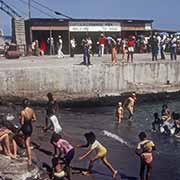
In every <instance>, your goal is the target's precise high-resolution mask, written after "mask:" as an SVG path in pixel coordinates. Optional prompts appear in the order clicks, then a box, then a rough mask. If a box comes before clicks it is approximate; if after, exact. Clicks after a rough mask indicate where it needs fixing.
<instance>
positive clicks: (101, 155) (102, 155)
mask: <svg viewBox="0 0 180 180" xmlns="http://www.w3.org/2000/svg"><path fill="white" fill-rule="evenodd" d="M84 136H85V138H86V140H87V144H86V145H77V147H79V148H83V147H89V146H90V150H89V151H87V152H86V153H85V154H84V155H82V156H81V157H79V160H83V159H84V158H86V157H87V156H88V155H89V154H91V153H92V152H93V151H94V150H95V151H96V156H95V157H94V158H92V159H91V160H90V162H89V167H88V171H85V172H83V174H84V175H89V174H90V173H91V169H92V167H93V164H94V162H95V161H96V160H101V161H102V162H103V164H104V165H105V166H107V167H108V168H109V169H110V171H111V172H112V177H113V178H115V177H116V175H117V173H118V171H117V170H115V169H114V168H113V167H112V165H111V164H110V163H109V162H108V161H107V159H106V155H107V149H106V148H105V147H104V146H103V145H102V144H101V143H100V142H99V141H98V140H96V136H95V134H94V133H93V132H89V133H86V134H84Z"/></svg>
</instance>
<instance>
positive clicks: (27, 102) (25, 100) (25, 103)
mask: <svg viewBox="0 0 180 180" xmlns="http://www.w3.org/2000/svg"><path fill="white" fill-rule="evenodd" d="M23 106H24V107H29V106H30V101H29V99H28V98H26V99H24V100H23Z"/></svg>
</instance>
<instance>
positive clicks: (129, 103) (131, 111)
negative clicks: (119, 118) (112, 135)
mask: <svg viewBox="0 0 180 180" xmlns="http://www.w3.org/2000/svg"><path fill="white" fill-rule="evenodd" d="M136 99H137V98H136V94H135V93H132V95H131V96H130V97H128V98H127V99H126V100H125V102H124V104H123V108H126V109H127V110H128V112H129V117H128V119H129V120H130V121H131V120H132V117H133V114H134V106H135V102H136Z"/></svg>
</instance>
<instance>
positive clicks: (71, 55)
mask: <svg viewBox="0 0 180 180" xmlns="http://www.w3.org/2000/svg"><path fill="white" fill-rule="evenodd" d="M75 48H76V41H75V39H74V37H73V38H72V39H71V40H70V50H71V53H70V57H74V50H75Z"/></svg>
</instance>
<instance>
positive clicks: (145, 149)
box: [137, 139, 155, 152]
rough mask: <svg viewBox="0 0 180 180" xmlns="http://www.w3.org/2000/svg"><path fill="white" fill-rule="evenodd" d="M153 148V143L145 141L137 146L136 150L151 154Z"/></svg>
mask: <svg viewBox="0 0 180 180" xmlns="http://www.w3.org/2000/svg"><path fill="white" fill-rule="evenodd" d="M154 146H155V144H154V143H153V141H151V140H148V139H145V140H144V141H141V142H140V143H138V145H137V149H138V150H140V149H142V150H143V152H152V148H153V147H154Z"/></svg>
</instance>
